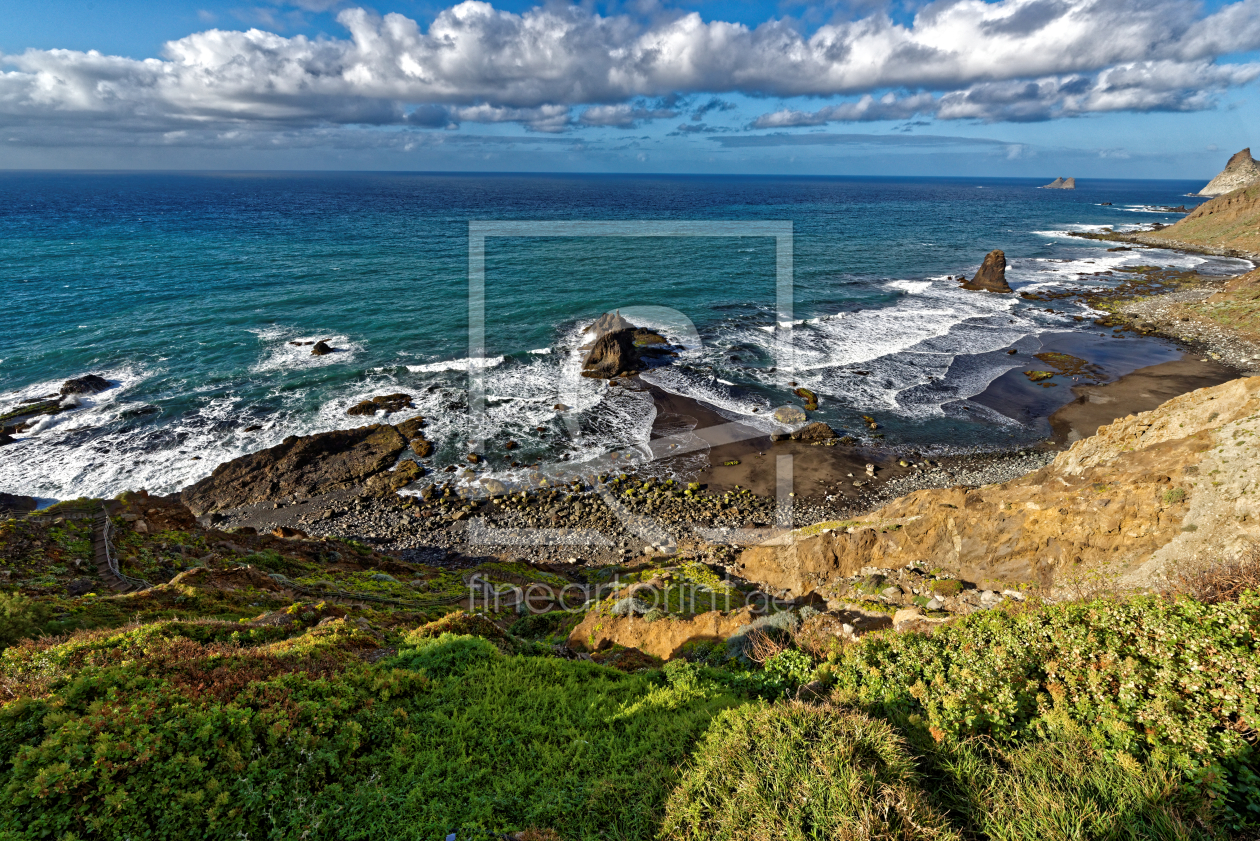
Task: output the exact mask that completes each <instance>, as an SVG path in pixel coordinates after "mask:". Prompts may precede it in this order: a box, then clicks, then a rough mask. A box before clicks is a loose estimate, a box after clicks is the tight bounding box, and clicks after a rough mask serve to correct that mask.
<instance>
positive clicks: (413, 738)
mask: <svg viewBox="0 0 1260 841" xmlns="http://www.w3.org/2000/svg"><path fill="white" fill-rule="evenodd" d="M326 630H327V629H314V630H312V631H310V632H308V635H314V634H315V632H316V631H326ZM300 640H301V638H295V639H294V640H291V641H286V642H288V643H290V644H297V643H298V642H299V641H300ZM179 644H180V645H184V644H191V643H190V642H189V641H187V640H183V641H181V642H180V643H179ZM216 645H217V644H216ZM271 645H274V644H268V645H264V646H260V647H258V651H256V652H253V651H252V649H246V648H241V649H239V650H236V651H233V650H231V649H230V646H224V647H222V648H221V649H216V650H213V651H208V652H203V653H204V655H205V656H203V657H201V658H200V659H197V660H196V666H197V668H198V669H199V670H200V673H206V672H207V671H208V670H212V669H220V670H221V672H220V673H219V685H226V683H227V681H228V679H229V677H230V676H231V675H233V674H239V675H240V676H241V677H242V678H243V680H242V681H240V682H239V683H238V684H237V685H236V686H235V687H234V691H232V692H231V693H224V692H210V691H207V689H208V687H203V686H200V685H199V682H197V683H194V682H190V681H189V680H186V679H182V678H181V679H178V680H176V679H174V677H175V674H176V673H177V672H178V669H176V668H174V667H173V666H172V664H171V662H170V659H169V658H167V659H165V660H162V659H161V658H159V660H158V661H156V662H155V663H154V666H153V668H152V669H144V668H139V669H138V668H137V667H138V666H141V665H142V664H143V662H144V661H139V660H130V661H128V662H125V663H107V664H106V665H103V666H94V665H87V666H83V667H82V668H80V669H78V670H77V671H76V672H74V673H72V674H69V675H68V676H67V677H66V678H65V679H64V680H63V681H62V682H61V683H60V684H58V687H57V689H56V694H55V696H53V697H50V698H49V699H48V700H47V701H44V700H18V701H14V702H11V703H7V704H5V705H4V706H3V707H0V770H2V771H3V772H4V773H3V776H0V837H5V838H6V841H9V839H18V838H22V839H26V838H29V839H35V838H62V837H63V836H65V837H79V838H83V839H87V838H101V839H105V838H110V839H112V838H124V837H132V838H207V839H210V838H239V837H251V838H261V837H274V838H298V837H305V838H308V839H367V838H371V839H395V838H397V839H404V838H405V839H421V841H427V839H436V840H437V841H440V839H444V838H446V836H447V834H448V833H449V831H450V830H451V828H452V827H470V828H481V829H486V830H494V831H497V832H504V831H509V830H511V831H516V830H521V829H524V828H526V827H530V826H533V827H547V828H550V829H552V830H554V831H555V833H557V834H558V835H559V836H560V837H563V838H566V839H583V838H608V837H612V838H619V839H649V838H651V837H653V835H654V833H655V830H656V828H657V827H658V826H659V822H660V819H661V815H662V810H663V806H664V801H665V798H666V797H667V795H668V793H669V791H670V790H671V789H672V788H673V787H674V784H675V783H676V781H677V771H676V770H675V769H676V768H677V767H678V766H680V765H681V763H682V761H683V760H684V759H685V758H686V756H687V754H688V753H689V751H690V748H691V746H692V745H693V744H694V742H695V741H696V739H698V738H699V737H700V736H701V735H702V734H703V732H704V731H705V729H706V728H707V727H708V724H709V722H710V721H711V719H712V717H713V716H714V715H715V714H716V713H718V712H720V711H721V710H722V709H724V708H726V707H729V706H732V705H733V704H736V703H738V701H737V700H736V699H735V698H734V697H732V696H730V695H729V694H726V693H723V692H722V691H720V690H718V689H715V688H714V687H712V686H710V685H707V684H701V683H700V682H697V681H691V682H688V681H685V680H684V681H675V682H670V681H668V680H665V679H663V678H662V677H661V675H660V673H659V672H657V673H651V674H647V675H638V674H634V675H628V674H622V673H620V672H617V671H615V670H612V669H607V668H603V667H601V666H597V665H595V664H592V663H586V662H582V661H567V660H561V659H559V658H550V657H548V658H543V657H509V656H504V655H502V654H500V653H498V651H497V650H496V648H495V646H494V644H493V643H492V642H491V641H487V640H484V639H481V638H476V637H467V636H465V637H454V636H450V637H439V638H438V639H436V640H425V641H424V643H423V644H421V645H420V646H417V650H418V652H419V654H418V655H417V656H424V655H426V653H427V657H428V658H429V659H428V661H427V662H425V663H423V664H422V666H421V668H422V669H423V671H415V670H412V669H408V668H401V669H400V668H395V666H396V665H397V664H396V663H393V662H391V661H389V660H384V661H381V662H379V663H377V664H374V665H372V664H367V663H365V662H363V661H362V660H361V659H359V658H357V657H356V656H354V655H353V654H348V655H347V656H346V657H345V658H344V659H343V660H340V661H339V664H340V665H339V668H337V669H336V670H332V671H322V672H315V673H311V674H307V673H304V672H302V671H286V672H283V673H279V674H274V673H273V674H262V673H258V672H255V671H252V669H253V668H254V666H252V665H251V663H257V662H262V661H266V662H278V661H276V659H275V658H274V657H271V655H268V654H266V649H268V648H270V647H271ZM150 649H151V650H155V649H154V648H153V646H150ZM251 652H252V653H251ZM400 656H401V655H400ZM269 657H271V659H268V658H269ZM194 659H195V658H194ZM283 662H285V663H293V662H296V661H294V660H292V658H287V659H283ZM684 665H685V664H684ZM178 673H180V674H186V675H188V676H189V677H190V678H191V677H192V676H193V674H192V672H191V671H188V670H187V669H185V670H184V671H183V672H178ZM168 674H169V678H168V677H164V675H168ZM6 832H7V833H9V834H8V835H5V833H6Z"/></svg>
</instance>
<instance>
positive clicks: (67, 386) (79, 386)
mask: <svg viewBox="0 0 1260 841" xmlns="http://www.w3.org/2000/svg"><path fill="white" fill-rule="evenodd" d="M110 387H111V383H110V381H109V380H107V379H105V378H104V377H100V376H97V375H96V374H88V375H87V376H83V377H76V378H74V379H72V380H66V381H65V382H64V383H62V385H61V391H60V392H59V393H60V394H61V396H62V397H68V396H70V395H71V394H99V393H101V392H102V391H104V390H105V389H107V388H110Z"/></svg>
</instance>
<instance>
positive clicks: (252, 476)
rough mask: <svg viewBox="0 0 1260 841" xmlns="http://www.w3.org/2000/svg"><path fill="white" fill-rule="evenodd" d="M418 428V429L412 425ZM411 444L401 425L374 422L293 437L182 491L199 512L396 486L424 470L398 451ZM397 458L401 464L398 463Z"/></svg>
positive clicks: (231, 463) (227, 465)
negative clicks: (400, 458) (401, 429)
mask: <svg viewBox="0 0 1260 841" xmlns="http://www.w3.org/2000/svg"><path fill="white" fill-rule="evenodd" d="M408 431H413V432H418V430H408ZM407 446H408V440H407V437H406V436H405V435H404V434H403V432H401V431H399V429H397V428H395V427H393V426H389V425H386V424H372V425H371V426H361V427H359V428H358V429H340V430H336V431H334V432H321V433H319V434H317V435H304V436H297V435H293V436H290V437H288V438H286V439H284V441H283V442H282V443H280V444H277V445H276V446H274V447H270V448H268V449H266V450H261V451H259V452H257V453H251V454H249V455H246V456H241V457H240V458H237V459H233V460H232V461H229V462H227V463H225V464H221V465H219V466H218V467H216V468H215V470H214V472H213V473H212V474H210V475H209V476H207V477H206V478H205V479H202V480H201V481H200V482H197V483H196V484H195V485H192V486H190V487H188V488H185V489H184V490H183V491H182V492H181V493H180V501H182V502H183V503H184V504H185V505H186V506H188V508H189V510H191V511H192V512H193V513H194V514H197V515H201V514H205V513H208V512H214V511H224V510H228V509H233V508H240V507H243V506H246V505H253V504H255V503H258V502H276V501H280V500H285V499H297V500H304V499H310V498H312V497H316V496H320V495H322V494H326V493H329V492H332V491H337V490H344V489H347V488H360V487H361V488H362V489H363V491H364V492H365V493H369V494H372V493H380V492H388V491H393V490H397V489H398V488H401V487H404V486H406V485H408V484H410V483H411V482H412V481H414V480H415V479H417V478H419V477H420V475H421V473H422V472H423V469H422V468H421V467H420V465H418V464H416V462H414V461H411V460H404V461H401V462H399V460H398V459H399V456H401V455H402V453H403V451H404V450H405V449H406V448H407ZM396 463H397V465H398V466H397V468H396V469H393V470H391V468H394V465H395V464H396Z"/></svg>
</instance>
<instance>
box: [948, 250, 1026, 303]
mask: <svg viewBox="0 0 1260 841" xmlns="http://www.w3.org/2000/svg"><path fill="white" fill-rule="evenodd" d="M960 288H962V289H970V290H972V291H974V292H1012V291H1014V290H1012V289H1011V287H1010V284H1008V283H1007V282H1006V254H1005V253H1003V252H1002V251H1001V250H1000V249H994V250H993V251H990V252H989V253H988V254H986V255H985V257H984V262H983V263H982V264H981V265H980V271H978V272H976V276H975V277H973V278H972V279H971V280H969V281H967V282H966V283H964V284H963V285H962V286H961V287H960Z"/></svg>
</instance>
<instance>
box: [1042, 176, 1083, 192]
mask: <svg viewBox="0 0 1260 841" xmlns="http://www.w3.org/2000/svg"><path fill="white" fill-rule="evenodd" d="M1041 189H1043V190H1075V189H1076V179H1075V178H1056V179H1054V180H1053V181H1051V182H1050V183H1049V184H1046V185H1045V186H1043V187H1042V188H1041Z"/></svg>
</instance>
